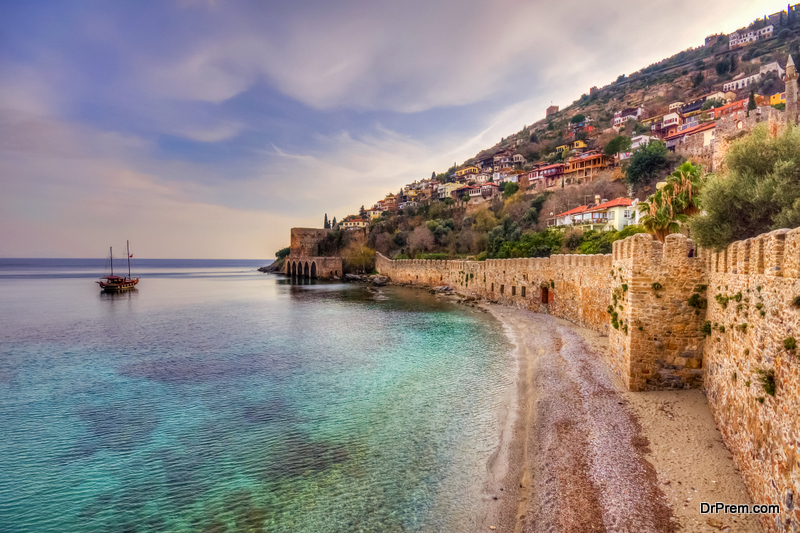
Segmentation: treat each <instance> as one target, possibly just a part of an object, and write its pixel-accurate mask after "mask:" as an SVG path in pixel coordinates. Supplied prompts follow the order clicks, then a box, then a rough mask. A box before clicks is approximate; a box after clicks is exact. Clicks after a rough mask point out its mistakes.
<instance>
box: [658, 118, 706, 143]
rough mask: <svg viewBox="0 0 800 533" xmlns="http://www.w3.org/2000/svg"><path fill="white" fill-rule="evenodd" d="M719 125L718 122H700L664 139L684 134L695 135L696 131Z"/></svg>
mask: <svg viewBox="0 0 800 533" xmlns="http://www.w3.org/2000/svg"><path fill="white" fill-rule="evenodd" d="M715 127H717V123H716V122H706V123H704V124H698V125H697V126H694V127H691V128H688V129H685V130H683V131H679V132H678V133H673V134H672V135H667V136H666V137H665V138H664V140H665V141H670V140H672V139H677V138H678V137H683V136H684V135H694V134H695V133H700V132H701V131H706V130H710V129H711V128H715Z"/></svg>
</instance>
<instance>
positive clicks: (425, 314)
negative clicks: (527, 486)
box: [0, 259, 514, 533]
mask: <svg viewBox="0 0 800 533" xmlns="http://www.w3.org/2000/svg"><path fill="white" fill-rule="evenodd" d="M261 264H263V262H261V261H162V260H137V261H136V263H135V271H134V274H135V275H140V276H141V277H142V281H141V283H140V284H139V288H138V290H136V291H135V292H129V293H123V294H118V295H105V294H101V293H100V291H99V289H98V288H97V286H96V285H95V284H94V279H96V278H97V277H99V275H100V274H102V273H103V265H104V262H103V261H102V260H75V259H67V260H54V259H36V260H22V259H0V532H2V533H7V532H8V533H11V532H13V533H25V532H58V533H70V532H75V533H83V532H92V533H95V532H155V531H175V532H184V531H185V532H195V531H202V532H209V533H210V532H226V531H228V532H234V531H236V532H238V531H270V532H275V531H294V532H344V531H370V532H377V531H425V532H427V531H442V532H466V531H473V530H474V527H473V526H474V523H475V521H476V520H477V519H478V517H477V514H478V509H479V507H480V505H481V501H482V483H483V480H484V479H485V477H486V474H487V460H488V459H489V457H490V455H491V454H492V453H493V452H494V451H496V449H497V446H498V442H499V434H500V430H501V428H500V421H499V420H498V416H497V411H498V408H499V404H500V402H501V401H502V399H503V396H504V395H505V394H507V393H508V392H509V391H510V390H511V387H512V384H513V379H514V362H513V360H512V357H511V355H510V353H509V347H508V346H507V344H506V341H505V339H504V336H503V334H502V330H501V328H500V326H499V324H498V323H497V322H496V321H495V320H494V319H493V318H491V317H490V316H488V315H486V314H484V313H480V312H475V311H474V310H472V309H469V308H464V307H461V306H457V305H454V304H451V303H444V302H440V301H438V300H437V299H436V298H434V297H433V296H431V295H429V294H428V293H426V292H424V291H414V290H407V289H399V288H383V289H380V290H378V291H370V290H367V289H366V288H364V287H362V286H354V285H346V284H338V283H321V282H320V283H313V282H306V283H298V282H295V283H292V282H290V281H289V280H286V279H285V278H282V277H280V276H275V275H270V274H262V273H260V272H256V271H255V268H256V267H257V266H260V265H261ZM117 266H121V265H117Z"/></svg>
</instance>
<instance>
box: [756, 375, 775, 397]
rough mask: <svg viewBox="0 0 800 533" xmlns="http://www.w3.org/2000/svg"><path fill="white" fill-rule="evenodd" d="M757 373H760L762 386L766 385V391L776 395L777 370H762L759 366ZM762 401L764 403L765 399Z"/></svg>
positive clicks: (759, 377)
mask: <svg viewBox="0 0 800 533" xmlns="http://www.w3.org/2000/svg"><path fill="white" fill-rule="evenodd" d="M756 373H757V374H758V381H759V383H761V386H762V387H764V392H766V393H767V394H769V395H770V396H775V389H776V386H775V370H774V369H772V368H770V369H769V370H762V369H760V368H758V369H756ZM761 403H764V402H763V399H762V401H761Z"/></svg>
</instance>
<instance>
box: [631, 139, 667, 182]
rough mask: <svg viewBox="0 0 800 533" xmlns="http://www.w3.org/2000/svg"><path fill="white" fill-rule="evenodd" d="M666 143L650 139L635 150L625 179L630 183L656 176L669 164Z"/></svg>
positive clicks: (647, 180) (648, 179)
mask: <svg viewBox="0 0 800 533" xmlns="http://www.w3.org/2000/svg"><path fill="white" fill-rule="evenodd" d="M668 156H669V151H668V150H667V145H666V144H664V143H663V142H661V141H651V142H649V143H647V144H646V145H645V146H643V147H641V148H640V149H638V150H636V151H635V152H634V153H633V156H632V157H631V160H630V164H629V165H628V169H627V170H626V171H625V179H626V180H627V181H628V183H630V184H632V185H637V184H639V183H647V182H649V181H652V180H653V179H654V178H656V177H657V176H658V175H659V174H661V173H662V172H663V171H664V170H666V169H667V167H668V165H669V159H668Z"/></svg>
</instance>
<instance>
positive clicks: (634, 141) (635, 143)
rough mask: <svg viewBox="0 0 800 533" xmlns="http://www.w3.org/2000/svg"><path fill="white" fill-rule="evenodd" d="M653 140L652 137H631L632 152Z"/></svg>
mask: <svg viewBox="0 0 800 533" xmlns="http://www.w3.org/2000/svg"><path fill="white" fill-rule="evenodd" d="M651 140H653V138H652V137H651V136H650V135H636V136H635V137H631V150H638V149H639V148H640V147H642V146H644V145H646V144H647V143H649V142H650V141H651Z"/></svg>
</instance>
